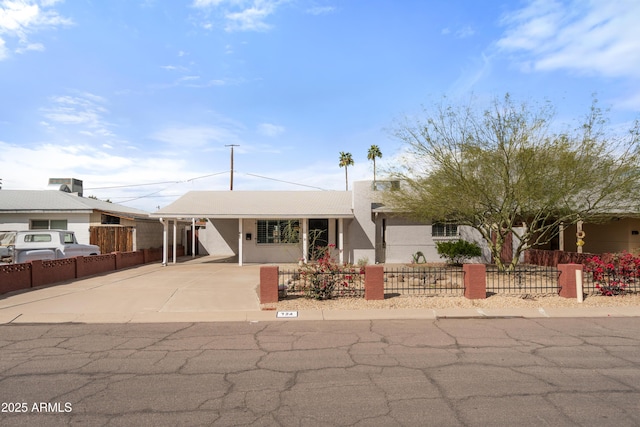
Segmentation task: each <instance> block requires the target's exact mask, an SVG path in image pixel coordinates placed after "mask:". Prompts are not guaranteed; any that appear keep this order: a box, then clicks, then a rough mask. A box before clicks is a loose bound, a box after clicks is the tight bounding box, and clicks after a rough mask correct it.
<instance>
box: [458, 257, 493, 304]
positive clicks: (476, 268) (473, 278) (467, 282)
mask: <svg viewBox="0 0 640 427" xmlns="http://www.w3.org/2000/svg"><path fill="white" fill-rule="evenodd" d="M462 271H463V272H464V296H465V298H468V299H485V298H486V297H487V268H486V266H485V265H484V264H465V265H463V266H462Z"/></svg>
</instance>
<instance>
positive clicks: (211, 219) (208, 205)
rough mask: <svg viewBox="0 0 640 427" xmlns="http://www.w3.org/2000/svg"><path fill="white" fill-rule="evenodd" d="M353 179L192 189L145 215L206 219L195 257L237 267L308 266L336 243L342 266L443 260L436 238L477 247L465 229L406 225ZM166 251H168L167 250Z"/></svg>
mask: <svg viewBox="0 0 640 427" xmlns="http://www.w3.org/2000/svg"><path fill="white" fill-rule="evenodd" d="M396 184H397V183H392V182H385V181H376V183H375V187H374V183H373V182H372V181H360V182H355V183H354V185H353V191H193V192H189V193H187V194H185V195H184V196H182V197H181V198H180V199H178V200H176V201H175V202H174V203H172V204H170V205H169V206H167V207H165V208H162V209H160V210H159V211H157V212H154V213H153V214H151V217H155V218H159V219H162V221H163V222H164V223H165V224H166V225H167V228H166V229H165V234H170V233H169V232H168V227H169V222H172V223H173V224H174V225H175V224H179V223H180V222H181V221H192V222H193V223H194V224H195V220H196V219H206V225H205V226H204V227H201V228H200V229H199V230H198V231H197V233H198V234H197V235H198V242H199V247H200V248H201V253H203V254H204V253H207V254H210V255H217V256H227V257H236V258H237V261H238V263H239V264H240V265H242V264H243V263H289V262H298V261H308V260H309V259H311V258H313V256H314V246H316V245H320V246H323V245H325V246H326V245H335V256H336V258H337V259H339V260H340V261H341V262H349V263H358V262H365V261H366V262H368V263H374V262H387V263H410V262H411V260H412V259H413V255H414V254H415V253H416V252H418V251H420V252H422V253H423V254H424V256H425V258H426V260H427V261H428V262H439V261H442V260H441V259H440V257H439V256H438V254H437V251H436V249H435V242H436V241H438V240H452V239H458V238H464V239H465V240H470V241H477V242H480V241H481V239H480V238H479V234H478V235H476V233H475V232H474V231H473V229H471V228H470V227H458V226H456V225H455V224H431V223H420V222H415V221H411V220H408V219H406V218H404V217H402V216H399V215H397V214H394V213H393V212H391V211H389V210H385V207H384V206H383V205H382V204H381V200H380V199H381V197H380V196H381V194H382V192H381V190H382V189H383V187H384V186H388V185H396ZM165 252H166V251H165Z"/></svg>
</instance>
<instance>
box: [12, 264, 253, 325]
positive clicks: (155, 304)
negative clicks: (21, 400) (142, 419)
mask: <svg viewBox="0 0 640 427" xmlns="http://www.w3.org/2000/svg"><path fill="white" fill-rule="evenodd" d="M259 269H260V266H259V265H245V266H243V267H239V266H238V265H237V264H233V263H220V262H216V259H214V258H211V257H202V258H195V259H192V258H182V259H181V260H180V262H178V263H177V264H169V265H167V266H166V267H163V266H162V265H161V264H148V265H143V266H139V267H135V268H131V269H127V270H121V271H116V272H112V273H108V274H104V275H99V276H93V277H90V278H86V279H80V280H75V281H72V282H68V283H63V284H59V285H55V286H50V287H45V288H41V289H35V290H31V291H28V292H22V293H13V294H9V295H3V296H0V323H9V322H14V323H29V322H34V323H41V322H54V323H61V322H88V323H93V322H102V321H103V322H118V323H123V322H130V321H131V322H154V321H181V320H189V321H215V320H222V319H224V320H245V318H246V313H247V312H257V311H260V304H259V300H258V294H257V286H258V283H259V279H260V271H259Z"/></svg>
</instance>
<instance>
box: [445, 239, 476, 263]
mask: <svg viewBox="0 0 640 427" xmlns="http://www.w3.org/2000/svg"><path fill="white" fill-rule="evenodd" d="M436 249H437V250H438V255H440V258H446V259H447V263H449V264H455V265H460V264H462V263H464V262H465V261H466V260H468V259H469V258H474V257H479V256H481V255H482V250H481V249H480V246H478V245H477V244H475V243H471V242H467V241H466V240H462V239H459V240H456V241H446V242H436Z"/></svg>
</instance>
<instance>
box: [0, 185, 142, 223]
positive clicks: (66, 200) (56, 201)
mask: <svg viewBox="0 0 640 427" xmlns="http://www.w3.org/2000/svg"><path fill="white" fill-rule="evenodd" d="M94 210H99V211H102V212H107V213H110V214H114V215H116V216H129V217H135V218H146V217H148V216H149V213H148V212H145V211H143V210H140V209H135V208H130V207H127V206H122V205H118V204H116V203H109V202H105V201H102V200H96V199H89V198H87V197H79V196H76V195H74V194H69V193H65V192H63V191H56V190H0V213H8V212H11V213H14V212H15V213H19V212H52V211H57V212H91V211H94Z"/></svg>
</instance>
